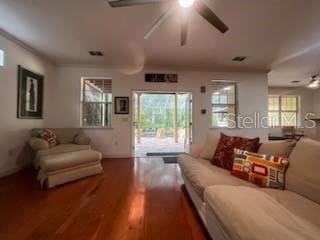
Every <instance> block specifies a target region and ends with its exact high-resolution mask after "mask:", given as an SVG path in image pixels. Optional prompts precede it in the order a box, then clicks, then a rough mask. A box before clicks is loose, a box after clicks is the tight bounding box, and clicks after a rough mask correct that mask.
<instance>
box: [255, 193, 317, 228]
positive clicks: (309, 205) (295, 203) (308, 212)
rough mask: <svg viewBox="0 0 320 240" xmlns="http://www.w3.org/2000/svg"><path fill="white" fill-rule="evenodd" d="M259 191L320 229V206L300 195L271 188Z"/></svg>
mask: <svg viewBox="0 0 320 240" xmlns="http://www.w3.org/2000/svg"><path fill="white" fill-rule="evenodd" d="M260 191H262V192H264V193H266V194H268V195H270V196H271V197H272V198H273V199H275V200H276V201H277V202H279V203H280V204H281V205H282V206H283V207H285V208H286V209H288V210H289V211H290V212H292V213H293V214H295V215H296V216H299V217H300V218H303V219H305V220H306V221H309V222H311V223H313V224H314V225H316V226H317V227H318V228H320V205H319V204H317V203H316V202H314V201H311V200H309V199H308V198H305V197H303V196H301V195H300V194H297V193H294V192H291V191H288V190H284V191H279V190H277V189H271V188H261V189H260Z"/></svg>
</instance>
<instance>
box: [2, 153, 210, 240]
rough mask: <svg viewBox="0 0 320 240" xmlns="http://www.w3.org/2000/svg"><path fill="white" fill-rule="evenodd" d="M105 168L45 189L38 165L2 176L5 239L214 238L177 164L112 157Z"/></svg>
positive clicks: (3, 232)
mask: <svg viewBox="0 0 320 240" xmlns="http://www.w3.org/2000/svg"><path fill="white" fill-rule="evenodd" d="M103 167H104V173H103V174H102V175H99V176H94V177H90V178H87V179H84V180H80V181H76V182H73V183H70V184H66V185H63V186H60V187H56V188H53V189H50V190H44V191H41V190H40V189H39V184H38V182H37V181H36V180H35V171H34V170H33V169H26V170H24V171H22V172H20V173H17V174H15V175H12V176H9V177H6V178H2V179H0V239H2V240H11V239H15V240H16V239H41V240H44V239H68V240H70V239H76V240H80V239H86V240H98V239H108V240H109V239H110V240H113V239H121V240H122V239H123V240H131V239H132V240H134V239H139V240H140V239H141V240H142V239H148V240H153V239H159V240H165V239H168V240H171V239H183V240H188V239H209V237H208V235H207V233H206V231H205V230H204V229H203V228H202V225H201V223H200V220H199V218H198V216H197V215H196V213H195V210H194V208H193V206H192V204H191V203H190V200H189V198H188V196H187V195H186V194H184V191H182V189H181V185H182V184H183V181H182V178H181V175H180V169H179V166H178V165H177V164H164V163H163V161H162V159H161V158H137V159H106V160H104V161H103Z"/></svg>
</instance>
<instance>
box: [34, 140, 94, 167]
mask: <svg viewBox="0 0 320 240" xmlns="http://www.w3.org/2000/svg"><path fill="white" fill-rule="evenodd" d="M88 149H91V147H90V146H89V145H76V144H61V145H57V146H55V147H52V148H49V149H45V150H40V151H38V152H37V154H36V157H35V159H34V161H33V164H34V166H35V168H37V169H38V168H39V161H40V158H41V157H44V156H49V155H56V154H60V153H68V152H76V151H81V150H88Z"/></svg>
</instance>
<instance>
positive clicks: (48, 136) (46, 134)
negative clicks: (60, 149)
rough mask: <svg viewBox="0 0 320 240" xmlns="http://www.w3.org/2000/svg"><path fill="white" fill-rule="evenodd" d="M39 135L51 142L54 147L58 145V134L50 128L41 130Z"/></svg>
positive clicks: (50, 144) (50, 145)
mask: <svg viewBox="0 0 320 240" xmlns="http://www.w3.org/2000/svg"><path fill="white" fill-rule="evenodd" d="M39 137H40V138H42V139H43V140H45V141H47V142H48V144H49V147H54V146H55V145H57V136H56V135H55V134H54V132H53V131H52V130H51V129H49V128H46V129H43V130H41V131H40V132H39Z"/></svg>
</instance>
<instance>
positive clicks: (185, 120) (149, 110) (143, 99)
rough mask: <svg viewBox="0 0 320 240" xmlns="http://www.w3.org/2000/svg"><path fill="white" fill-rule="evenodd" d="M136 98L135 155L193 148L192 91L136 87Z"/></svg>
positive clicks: (168, 153)
mask: <svg viewBox="0 0 320 240" xmlns="http://www.w3.org/2000/svg"><path fill="white" fill-rule="evenodd" d="M133 99H134V101H133V105H134V106H133V108H134V110H133V113H134V116H133V133H132V135H133V150H134V156H136V157H145V156H170V155H177V154H180V153H188V152H189V148H190V143H191V142H192V94H191V93H190V92H158V91H135V92H134V93H133Z"/></svg>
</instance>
